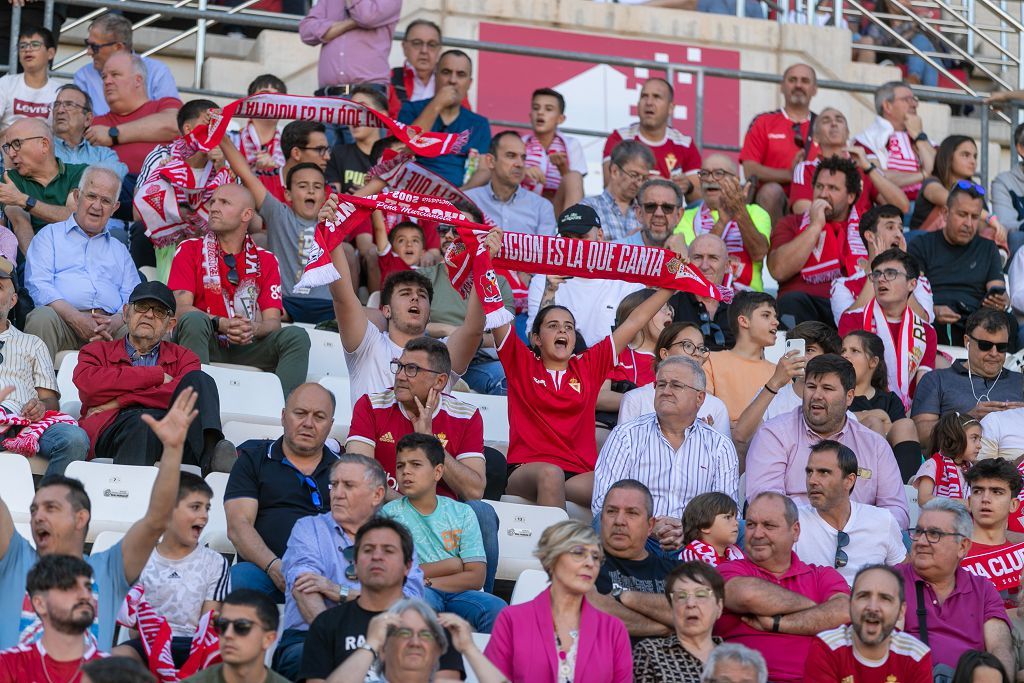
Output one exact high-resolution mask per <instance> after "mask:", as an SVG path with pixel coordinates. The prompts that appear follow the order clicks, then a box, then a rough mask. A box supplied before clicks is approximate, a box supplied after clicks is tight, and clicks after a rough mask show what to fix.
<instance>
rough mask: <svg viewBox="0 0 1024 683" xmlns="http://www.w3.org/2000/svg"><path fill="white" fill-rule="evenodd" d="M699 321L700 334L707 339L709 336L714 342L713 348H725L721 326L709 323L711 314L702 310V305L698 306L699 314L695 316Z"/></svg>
mask: <svg viewBox="0 0 1024 683" xmlns="http://www.w3.org/2000/svg"><path fill="white" fill-rule="evenodd" d="M697 317H698V318H699V319H700V333H701V334H703V335H704V338H705V339H707V338H708V336H709V335H710V336H711V338H712V339H713V340H714V342H715V346H719V347H724V346H725V332H724V331H723V330H722V326H721V325H719V324H718V323H716V322H712V321H711V314H709V313H708V309H706V308H704V304H701V305H700V312H699V314H698V316H697Z"/></svg>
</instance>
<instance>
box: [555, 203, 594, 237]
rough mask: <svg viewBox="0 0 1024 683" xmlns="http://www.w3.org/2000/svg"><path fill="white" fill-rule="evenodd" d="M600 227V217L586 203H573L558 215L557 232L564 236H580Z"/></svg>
mask: <svg viewBox="0 0 1024 683" xmlns="http://www.w3.org/2000/svg"><path fill="white" fill-rule="evenodd" d="M600 227H601V217H600V216H598V215H597V211H594V209H593V208H592V207H590V206H587V205H586V204H574V205H572V206H570V207H569V208H568V209H566V210H565V211H563V212H562V215H561V216H559V217H558V233H559V234H560V235H565V236H566V237H582V236H583V235H586V234H587V233H588V232H590V231H591V230H593V229H594V228H600Z"/></svg>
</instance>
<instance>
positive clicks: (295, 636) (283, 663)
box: [231, 584, 309, 681]
mask: <svg viewBox="0 0 1024 683" xmlns="http://www.w3.org/2000/svg"><path fill="white" fill-rule="evenodd" d="M231 587H232V589H234V584H232V586H231ZM307 633H309V631H300V630H298V629H295V628H289V629H286V630H285V632H284V633H282V634H281V640H280V641H279V642H278V643H277V649H276V650H274V659H273V661H272V662H271V668H272V669H273V670H274V671H276V672H277V673H279V674H281V675H282V676H284V677H285V678H287V679H288V680H289V681H294V680H298V678H299V669H300V668H301V667H302V650H303V648H304V647H305V646H306V634H307Z"/></svg>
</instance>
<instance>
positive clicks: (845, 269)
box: [798, 206, 868, 284]
mask: <svg viewBox="0 0 1024 683" xmlns="http://www.w3.org/2000/svg"><path fill="white" fill-rule="evenodd" d="M810 224H811V216H810V214H809V213H808V212H804V217H803V220H802V221H801V222H800V230H799V231H798V234H799V233H801V232H803V231H804V230H806V229H807V227H808V226H809V225H810ZM859 225H860V216H859V215H858V214H857V208H856V207H854V206H851V207H850V217H849V218H848V219H847V220H846V223H845V225H844V224H843V223H840V222H830V223H826V224H825V227H824V228H822V230H821V236H820V237H818V244H817V246H815V247H814V249H813V250H812V251H811V255H810V256H809V257H807V263H805V264H804V267H803V268H801V269H800V277H802V278H803V279H804V282H808V283H811V284H815V283H820V282H831V281H832V280H835V279H836V278H838V277H840V276H842V275H852V274H853V273H856V272H857V261H859V260H860V259H861V258H864V257H865V256H867V255H868V250H867V247H865V246H864V242H863V241H862V240H861V239H860V232H858V230H857V226H859Z"/></svg>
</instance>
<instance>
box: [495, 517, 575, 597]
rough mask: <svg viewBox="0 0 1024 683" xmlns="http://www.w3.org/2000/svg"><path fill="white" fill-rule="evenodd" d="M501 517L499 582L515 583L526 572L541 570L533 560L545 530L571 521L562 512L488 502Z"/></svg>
mask: <svg viewBox="0 0 1024 683" xmlns="http://www.w3.org/2000/svg"><path fill="white" fill-rule="evenodd" d="M487 504H488V505H490V506H491V507H493V508H494V511H495V512H496V513H497V515H498V572H497V578H499V579H504V580H508V581H515V580H516V579H518V578H519V575H520V574H521V573H522V572H523V570H525V569H540V568H541V566H540V562H539V561H538V560H537V558H536V557H534V556H533V551H534V550H535V549H536V547H537V541H539V540H540V535H541V533H543V531H544V530H545V529H547V528H548V527H549V526H551V525H552V524H557V523H558V522H562V521H564V520H567V519H569V515H568V514H566V512H565V510H562V509H561V508H551V507H543V506H540V505H519V504H516V503H506V502H497V501H493V500H489V501H487Z"/></svg>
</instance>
